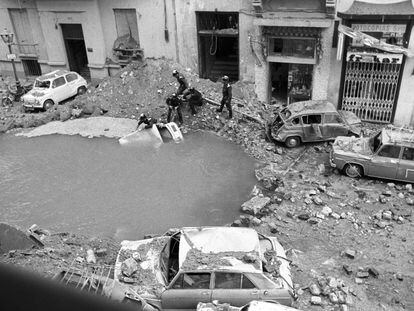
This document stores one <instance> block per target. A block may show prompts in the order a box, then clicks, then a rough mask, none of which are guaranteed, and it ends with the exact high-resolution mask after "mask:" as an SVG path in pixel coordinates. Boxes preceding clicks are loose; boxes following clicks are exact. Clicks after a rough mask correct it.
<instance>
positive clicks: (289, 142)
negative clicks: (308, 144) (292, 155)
mask: <svg viewBox="0 0 414 311" xmlns="http://www.w3.org/2000/svg"><path fill="white" fill-rule="evenodd" d="M300 143H301V141H300V137H298V136H290V137H288V138H286V140H285V145H286V147H288V148H295V147H297V146H299V145H300Z"/></svg>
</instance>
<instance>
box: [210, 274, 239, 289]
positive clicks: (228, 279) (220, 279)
mask: <svg viewBox="0 0 414 311" xmlns="http://www.w3.org/2000/svg"><path fill="white" fill-rule="evenodd" d="M240 287H241V274H240V273H227V272H216V280H215V285H214V288H240Z"/></svg>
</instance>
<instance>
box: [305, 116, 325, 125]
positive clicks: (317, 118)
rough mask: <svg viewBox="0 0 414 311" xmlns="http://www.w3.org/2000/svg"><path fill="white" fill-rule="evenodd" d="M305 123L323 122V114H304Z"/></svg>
mask: <svg viewBox="0 0 414 311" xmlns="http://www.w3.org/2000/svg"><path fill="white" fill-rule="evenodd" d="M302 122H303V124H319V123H321V122H322V115H321V114H310V115H307V116H302Z"/></svg>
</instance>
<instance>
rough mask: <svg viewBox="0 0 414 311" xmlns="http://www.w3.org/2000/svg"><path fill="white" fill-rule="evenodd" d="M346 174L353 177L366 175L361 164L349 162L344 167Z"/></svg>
mask: <svg viewBox="0 0 414 311" xmlns="http://www.w3.org/2000/svg"><path fill="white" fill-rule="evenodd" d="M344 172H345V175H346V176H348V177H351V178H359V177H362V176H364V171H363V169H362V167H361V165H358V164H352V163H350V164H347V165H346V166H345V168H344Z"/></svg>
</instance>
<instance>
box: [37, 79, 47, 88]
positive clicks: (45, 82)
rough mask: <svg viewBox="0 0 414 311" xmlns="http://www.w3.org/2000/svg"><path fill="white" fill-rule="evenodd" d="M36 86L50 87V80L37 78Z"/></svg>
mask: <svg viewBox="0 0 414 311" xmlns="http://www.w3.org/2000/svg"><path fill="white" fill-rule="evenodd" d="M34 87H38V88H42V89H48V88H49V87H50V81H40V80H35V84H34Z"/></svg>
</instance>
